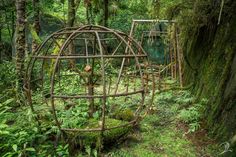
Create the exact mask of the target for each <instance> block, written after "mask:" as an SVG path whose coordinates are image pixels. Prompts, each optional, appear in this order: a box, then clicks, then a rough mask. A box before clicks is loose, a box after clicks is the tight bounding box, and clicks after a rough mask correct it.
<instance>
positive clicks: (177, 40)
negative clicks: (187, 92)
mask: <svg viewBox="0 0 236 157" xmlns="http://www.w3.org/2000/svg"><path fill="white" fill-rule="evenodd" d="M175 29H176V31H175V33H176V34H175V36H176V46H177V57H178V69H179V83H180V87H181V88H182V87H183V78H182V63H181V54H180V47H179V38H178V31H177V28H176V27H175Z"/></svg>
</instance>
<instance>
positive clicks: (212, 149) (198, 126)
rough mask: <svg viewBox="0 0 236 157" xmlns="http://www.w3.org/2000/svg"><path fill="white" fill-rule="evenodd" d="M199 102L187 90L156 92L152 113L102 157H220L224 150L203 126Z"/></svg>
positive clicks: (200, 103)
mask: <svg viewBox="0 0 236 157" xmlns="http://www.w3.org/2000/svg"><path fill="white" fill-rule="evenodd" d="M201 105H204V103H202V102H198V103H196V102H195V100H194V97H192V96H191V94H190V93H189V92H188V91H177V90H175V91H171V90H170V91H167V92H162V93H160V92H157V93H156V97H155V101H154V105H153V107H152V109H151V112H150V113H149V114H148V115H147V116H146V117H145V118H144V119H143V121H141V122H140V125H139V126H138V127H137V128H136V129H135V130H134V132H133V133H132V134H130V135H129V136H128V138H127V139H126V140H125V141H124V142H123V143H122V144H121V145H119V146H117V147H116V148H111V149H107V150H106V153H105V154H106V155H105V156H114V157H198V156H204V157H206V156H207V157H215V156H219V154H220V153H221V152H223V151H224V150H223V148H221V147H220V146H219V145H218V144H217V143H216V142H215V141H214V140H212V139H210V138H209V137H208V135H207V131H206V130H205V129H204V128H203V127H204V121H203V119H202V118H201V116H200V115H201V113H200V112H201V111H200V110H199V107H198V106H201ZM198 115H199V116H198ZM196 116H198V117H199V118H197V119H196V118H193V117H196ZM191 118H192V119H191Z"/></svg>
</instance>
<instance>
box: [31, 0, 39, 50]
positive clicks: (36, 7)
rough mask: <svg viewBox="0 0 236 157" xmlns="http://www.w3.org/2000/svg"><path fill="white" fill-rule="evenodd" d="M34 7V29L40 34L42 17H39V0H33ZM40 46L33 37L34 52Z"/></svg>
mask: <svg viewBox="0 0 236 157" xmlns="http://www.w3.org/2000/svg"><path fill="white" fill-rule="evenodd" d="M33 9H34V24H33V29H34V30H35V32H36V34H37V35H39V32H40V18H39V14H40V13H39V12H40V9H39V0H33ZM37 47H38V43H37V41H36V39H35V38H33V39H32V52H35V51H36V49H37Z"/></svg>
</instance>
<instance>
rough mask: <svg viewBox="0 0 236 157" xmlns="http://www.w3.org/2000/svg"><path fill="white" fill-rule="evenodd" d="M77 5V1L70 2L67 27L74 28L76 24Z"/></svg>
mask: <svg viewBox="0 0 236 157" xmlns="http://www.w3.org/2000/svg"><path fill="white" fill-rule="evenodd" d="M75 13H76V4H75V0H68V17H67V27H73V26H74V23H75Z"/></svg>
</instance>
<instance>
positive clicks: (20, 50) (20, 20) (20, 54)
mask: <svg viewBox="0 0 236 157" xmlns="http://www.w3.org/2000/svg"><path fill="white" fill-rule="evenodd" d="M25 5H26V2H25V0H16V75H17V88H18V90H19V89H22V87H23V79H24V58H25V45H26V44H25V43H26V41H25V27H26V19H25Z"/></svg>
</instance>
